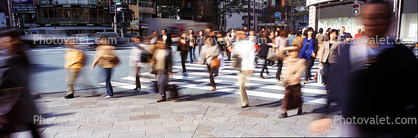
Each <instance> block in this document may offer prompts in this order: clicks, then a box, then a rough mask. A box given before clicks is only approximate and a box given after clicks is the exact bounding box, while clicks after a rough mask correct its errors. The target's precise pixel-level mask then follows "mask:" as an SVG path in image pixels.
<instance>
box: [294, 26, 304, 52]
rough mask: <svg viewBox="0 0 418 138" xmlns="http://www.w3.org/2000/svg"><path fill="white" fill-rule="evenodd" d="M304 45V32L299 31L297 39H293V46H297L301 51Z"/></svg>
mask: <svg viewBox="0 0 418 138" xmlns="http://www.w3.org/2000/svg"><path fill="white" fill-rule="evenodd" d="M302 45H303V37H302V32H301V31H299V30H297V31H296V38H295V39H293V42H292V46H297V47H299V49H301V48H302Z"/></svg>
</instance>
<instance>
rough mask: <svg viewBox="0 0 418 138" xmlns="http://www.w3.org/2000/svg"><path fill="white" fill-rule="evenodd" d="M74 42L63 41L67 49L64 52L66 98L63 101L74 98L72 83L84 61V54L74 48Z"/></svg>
mask: <svg viewBox="0 0 418 138" xmlns="http://www.w3.org/2000/svg"><path fill="white" fill-rule="evenodd" d="M74 44H75V40H69V41H65V46H66V47H67V48H68V49H67V51H66V52H65V70H66V71H67V94H68V95H67V96H65V97H64V98H65V99H71V98H74V87H73V85H74V82H75V80H76V78H77V77H78V74H79V72H80V69H81V68H82V67H83V66H84V61H85V60H86V58H85V55H84V53H83V52H82V51H81V50H78V49H77V48H76V47H75V46H74Z"/></svg>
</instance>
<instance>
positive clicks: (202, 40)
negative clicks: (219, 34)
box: [196, 30, 205, 55]
mask: <svg viewBox="0 0 418 138" xmlns="http://www.w3.org/2000/svg"><path fill="white" fill-rule="evenodd" d="M204 36H205V33H204V32H203V30H200V31H199V36H198V38H197V40H196V42H197V44H198V45H199V54H198V55H200V51H201V50H202V47H203V45H205V38H204Z"/></svg>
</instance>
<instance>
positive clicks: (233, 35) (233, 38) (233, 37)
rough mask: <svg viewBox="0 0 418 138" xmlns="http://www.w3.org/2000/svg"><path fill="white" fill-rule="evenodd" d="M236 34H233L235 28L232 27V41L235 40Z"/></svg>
mask: <svg viewBox="0 0 418 138" xmlns="http://www.w3.org/2000/svg"><path fill="white" fill-rule="evenodd" d="M236 36H237V35H236V34H235V29H234V28H232V29H231V37H232V41H235V40H236Z"/></svg>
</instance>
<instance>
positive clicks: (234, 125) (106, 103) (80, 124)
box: [12, 96, 339, 138]
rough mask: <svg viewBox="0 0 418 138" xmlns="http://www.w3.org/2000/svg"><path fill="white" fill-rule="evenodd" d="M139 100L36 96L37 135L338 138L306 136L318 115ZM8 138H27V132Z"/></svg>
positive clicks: (334, 132)
mask: <svg viewBox="0 0 418 138" xmlns="http://www.w3.org/2000/svg"><path fill="white" fill-rule="evenodd" d="M156 100H157V99H139V98H137V97H135V96H126V97H117V98H111V99H104V98H103V96H96V97H94V96H81V97H77V98H74V99H70V100H67V99H64V98H62V97H51V96H41V97H40V98H38V99H36V101H35V102H36V103H37V106H38V110H39V112H40V114H41V116H36V117H34V119H36V120H39V123H40V127H41V128H40V129H39V131H40V132H41V135H43V136H44V137H47V138H53V137H54V138H61V137H106V138H107V137H111V138H114V137H115V138H116V137H161V138H164V137H166V138H173V137H182V138H183V137H263V136H264V137H272V136H275V137H280V136H282V137H283V136H297V137H299V136H300V137H302V136H320V137H324V136H338V130H339V127H338V126H337V127H335V126H333V128H332V129H331V131H330V132H328V133H325V134H321V135H312V134H311V133H310V132H309V131H308V130H309V123H310V122H311V121H313V120H315V119H317V118H316V117H317V116H319V114H316V113H307V112H306V111H304V112H305V114H304V115H301V116H295V115H296V112H297V111H296V110H290V111H288V114H289V117H288V118H285V119H278V116H279V115H280V112H281V111H282V109H281V108H279V107H275V108H272V107H249V108H245V109H241V108H240V106H239V105H238V104H225V103H214V102H199V101H181V102H180V101H167V102H163V103H157V102H156ZM12 137H19V138H23V137H30V133H29V132H28V131H23V132H17V133H14V134H13V135H12Z"/></svg>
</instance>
